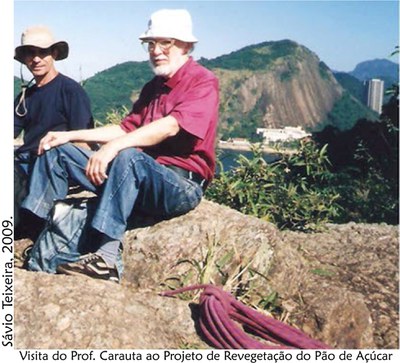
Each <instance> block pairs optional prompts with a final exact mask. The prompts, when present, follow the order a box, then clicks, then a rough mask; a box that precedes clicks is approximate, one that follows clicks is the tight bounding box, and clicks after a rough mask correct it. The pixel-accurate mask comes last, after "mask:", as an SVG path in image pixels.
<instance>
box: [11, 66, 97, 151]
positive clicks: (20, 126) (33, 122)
mask: <svg viewBox="0 0 400 363" xmlns="http://www.w3.org/2000/svg"><path fill="white" fill-rule="evenodd" d="M20 97H21V94H19V95H18V96H17V98H16V99H15V102H14V108H15V107H16V106H17V104H18V101H19V99H20ZM25 100H26V108H27V114H26V115H25V116H22V117H20V116H18V115H17V114H16V113H15V111H14V138H16V137H18V136H19V135H20V133H21V132H22V131H24V144H23V145H22V146H21V147H19V148H18V150H17V153H20V152H27V151H29V152H34V153H36V151H37V148H38V146H39V142H40V140H41V138H42V137H43V136H45V135H46V134H47V132H49V131H69V130H79V129H87V128H92V127H93V117H92V113H91V109H90V100H89V97H88V95H87V94H86V92H85V91H84V90H83V88H82V87H81V86H80V85H79V83H77V82H76V81H74V80H73V79H71V78H69V77H66V76H64V75H63V74H61V73H60V74H58V75H57V77H55V78H54V79H53V80H52V81H51V82H49V83H47V84H46V85H44V86H42V87H37V86H36V85H34V86H32V87H30V88H28V89H27V90H26V95H25Z"/></svg>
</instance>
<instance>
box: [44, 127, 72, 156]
mask: <svg viewBox="0 0 400 363" xmlns="http://www.w3.org/2000/svg"><path fill="white" fill-rule="evenodd" d="M69 141H70V138H69V133H68V131H50V132H48V133H47V135H46V136H45V137H43V138H42V139H41V140H40V143H39V148H38V155H42V154H43V153H44V152H45V151H47V150H50V149H51V148H52V147H56V146H59V145H63V144H66V143H67V142H69Z"/></svg>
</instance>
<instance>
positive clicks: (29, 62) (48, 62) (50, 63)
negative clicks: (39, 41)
mask: <svg viewBox="0 0 400 363" xmlns="http://www.w3.org/2000/svg"><path fill="white" fill-rule="evenodd" d="M23 59H24V63H25V65H26V66H27V67H28V69H29V70H30V71H31V72H32V74H33V76H34V77H43V76H45V75H46V74H47V73H49V72H50V71H51V70H52V69H53V67H54V58H53V52H52V50H51V49H50V48H49V49H42V48H37V47H28V48H26V49H25V50H24V56H23Z"/></svg>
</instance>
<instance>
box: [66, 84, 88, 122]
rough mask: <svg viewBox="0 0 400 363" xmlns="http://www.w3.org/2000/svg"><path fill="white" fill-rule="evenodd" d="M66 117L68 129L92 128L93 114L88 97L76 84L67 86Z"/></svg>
mask: <svg viewBox="0 0 400 363" xmlns="http://www.w3.org/2000/svg"><path fill="white" fill-rule="evenodd" d="M66 103H67V104H66V108H65V112H66V117H67V119H68V126H69V130H81V129H88V128H93V126H94V124H93V116H92V112H91V108H90V99H89V96H88V95H87V93H86V92H85V90H84V89H83V88H82V87H81V86H80V85H79V84H78V83H76V84H73V85H71V86H70V87H68V93H67V95H66Z"/></svg>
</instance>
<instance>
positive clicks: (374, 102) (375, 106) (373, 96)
mask: <svg viewBox="0 0 400 363" xmlns="http://www.w3.org/2000/svg"><path fill="white" fill-rule="evenodd" d="M384 83H385V82H383V81H382V80H380V79H371V80H369V81H368V98H367V105H368V107H369V108H371V109H372V110H374V111H376V112H378V113H381V112H382V104H383V91H384Z"/></svg>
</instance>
